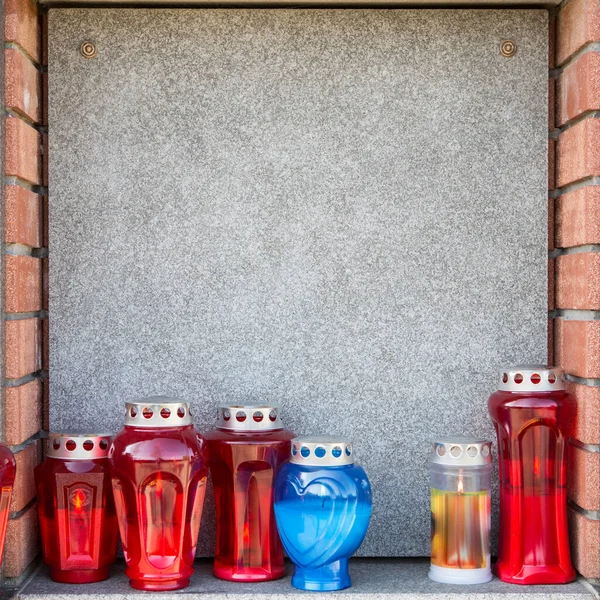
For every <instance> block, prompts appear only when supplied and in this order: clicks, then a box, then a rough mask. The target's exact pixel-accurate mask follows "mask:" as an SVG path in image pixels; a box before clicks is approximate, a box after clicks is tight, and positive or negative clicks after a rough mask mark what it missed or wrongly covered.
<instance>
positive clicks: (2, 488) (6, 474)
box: [0, 444, 17, 566]
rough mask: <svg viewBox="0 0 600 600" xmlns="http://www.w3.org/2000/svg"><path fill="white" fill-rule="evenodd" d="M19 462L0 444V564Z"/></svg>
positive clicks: (0, 564) (0, 562) (0, 563)
mask: <svg viewBox="0 0 600 600" xmlns="http://www.w3.org/2000/svg"><path fill="white" fill-rule="evenodd" d="M16 471H17V463H16V461H15V457H14V456H13V453H12V452H11V451H10V450H9V449H8V448H7V447H6V446H4V445H2V444H0V566H2V557H3V555H4V542H5V541H6V525H7V523H8V513H9V512H10V499H11V496H12V491H13V485H14V483H15V473H16Z"/></svg>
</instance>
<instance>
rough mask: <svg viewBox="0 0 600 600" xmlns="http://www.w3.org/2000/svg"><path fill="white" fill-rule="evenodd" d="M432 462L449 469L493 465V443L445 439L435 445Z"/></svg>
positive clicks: (467, 439) (471, 439) (453, 438)
mask: <svg viewBox="0 0 600 600" xmlns="http://www.w3.org/2000/svg"><path fill="white" fill-rule="evenodd" d="M431 462H432V463H435V464H438V465H444V466H448V467H452V466H457V467H479V466H484V465H488V464H489V465H491V464H492V442H490V441H489V440H482V439H479V438H475V437H463V436H455V437H445V438H440V439H439V440H436V441H435V442H434V443H433V452H432V453H431Z"/></svg>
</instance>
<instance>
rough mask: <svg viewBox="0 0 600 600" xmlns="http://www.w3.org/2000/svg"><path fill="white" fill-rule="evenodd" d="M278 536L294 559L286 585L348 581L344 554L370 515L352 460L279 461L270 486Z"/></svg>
mask: <svg viewBox="0 0 600 600" xmlns="http://www.w3.org/2000/svg"><path fill="white" fill-rule="evenodd" d="M274 503H275V518H276V520H277V529H278V530H279V535H280V537H281V541H282V543H283V546H284V548H285V551H286V552H287V554H288V556H289V557H290V559H291V561H292V562H293V563H294V567H295V568H294V576H293V577H292V585H293V586H294V587H296V588H298V589H300V590H310V591H313V592H330V591H334V590H343V589H344V588H347V587H350V585H351V582H350V575H349V573H348V559H349V558H350V557H351V556H352V555H353V554H354V553H355V552H356V550H357V549H358V547H359V546H360V544H361V542H362V541H363V539H364V537H365V535H366V533H367V529H368V527H369V520H370V519H371V505H372V499H371V485H370V484H369V480H368V478H367V474H366V473H365V472H364V470H363V469H362V468H361V467H359V466H358V465H347V466H343V467H309V466H305V465H298V464H292V463H289V462H288V463H286V464H284V465H283V466H282V467H281V468H280V469H279V472H278V473H277V477H276V479H275V488H274Z"/></svg>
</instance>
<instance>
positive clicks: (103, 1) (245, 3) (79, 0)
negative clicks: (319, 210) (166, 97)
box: [38, 0, 561, 8]
mask: <svg viewBox="0 0 600 600" xmlns="http://www.w3.org/2000/svg"><path fill="white" fill-rule="evenodd" d="M38 2H39V3H40V4H44V5H47V6H48V5H49V6H60V7H70V6H73V7H80V8H85V7H86V5H94V7H97V6H109V7H114V8H117V7H119V6H124V7H131V6H133V7H135V6H140V7H151V6H152V5H158V6H160V7H165V6H176V7H181V6H185V7H188V8H193V7H195V6H212V7H214V6H218V7H221V6H235V7H240V6H241V7H244V8H248V7H252V6H259V7H261V8H268V7H269V6H277V7H278V6H294V7H297V6H315V7H319V8H334V7H341V6H357V7H358V6H360V7H361V8H364V7H366V8H375V7H383V8H388V7H394V6H405V7H411V8H422V7H432V8H440V7H442V8H443V7H446V6H453V7H465V6H469V7H472V8H487V7H490V6H493V7H502V6H506V7H511V8H514V7H515V6H518V7H522V6H538V7H551V6H558V5H559V4H560V2H561V0H218V1H217V0H38Z"/></svg>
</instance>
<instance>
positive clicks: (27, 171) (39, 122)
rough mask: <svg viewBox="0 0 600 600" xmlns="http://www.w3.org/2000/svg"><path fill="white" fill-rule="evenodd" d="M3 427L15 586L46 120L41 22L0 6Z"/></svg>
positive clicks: (32, 448) (35, 332)
mask: <svg viewBox="0 0 600 600" xmlns="http://www.w3.org/2000/svg"><path fill="white" fill-rule="evenodd" d="M4 18H5V21H4V23H5V30H4V109H5V111H4V130H5V146H4V174H5V177H4V188H3V197H4V226H5V233H4V256H3V264H4V271H5V272H4V332H3V333H4V335H3V339H4V351H5V355H4V356H5V361H4V387H3V394H4V411H3V414H4V422H3V429H2V432H3V441H5V442H6V443H7V444H8V445H9V446H10V447H11V448H12V450H13V452H14V453H15V456H16V460H17V481H16V484H15V491H14V495H13V499H12V504H11V508H10V511H11V514H10V522H9V526H8V533H7V541H6V554H5V557H4V574H5V576H6V577H7V578H8V580H7V583H8V584H9V585H11V584H12V585H15V584H18V583H19V581H20V580H21V579H22V578H23V577H24V576H25V575H26V574H27V572H28V570H29V569H30V568H31V566H32V565H33V564H34V562H33V561H34V560H35V559H36V557H37V556H38V554H39V542H38V533H37V530H38V523H37V511H36V505H35V486H34V482H33V468H34V467H35V465H37V464H38V463H39V461H40V459H41V442H40V440H39V437H40V431H41V430H42V429H43V427H44V414H45V411H44V406H43V404H44V397H45V393H44V392H45V388H46V383H47V378H46V370H45V369H46V365H45V364H44V361H45V359H44V347H45V344H44V335H45V331H46V330H47V328H46V323H47V314H46V308H47V300H46V296H47V290H46V289H45V287H44V281H45V280H46V278H45V277H44V270H45V268H46V263H47V259H46V256H47V249H46V247H45V246H46V241H45V233H44V232H45V227H44V219H45V212H46V187H45V186H46V185H47V181H46V177H47V175H46V173H45V170H44V164H45V161H44V160H43V158H44V157H43V146H44V141H45V136H46V123H45V120H44V119H45V117H44V115H45V114H46V111H45V106H44V104H45V103H44V101H43V97H44V94H43V88H44V84H45V77H46V75H45V67H44V66H43V63H44V62H45V61H44V58H43V52H42V29H43V22H42V17H41V16H40V15H39V14H38V8H37V5H36V3H35V0H5V15H4Z"/></svg>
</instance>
